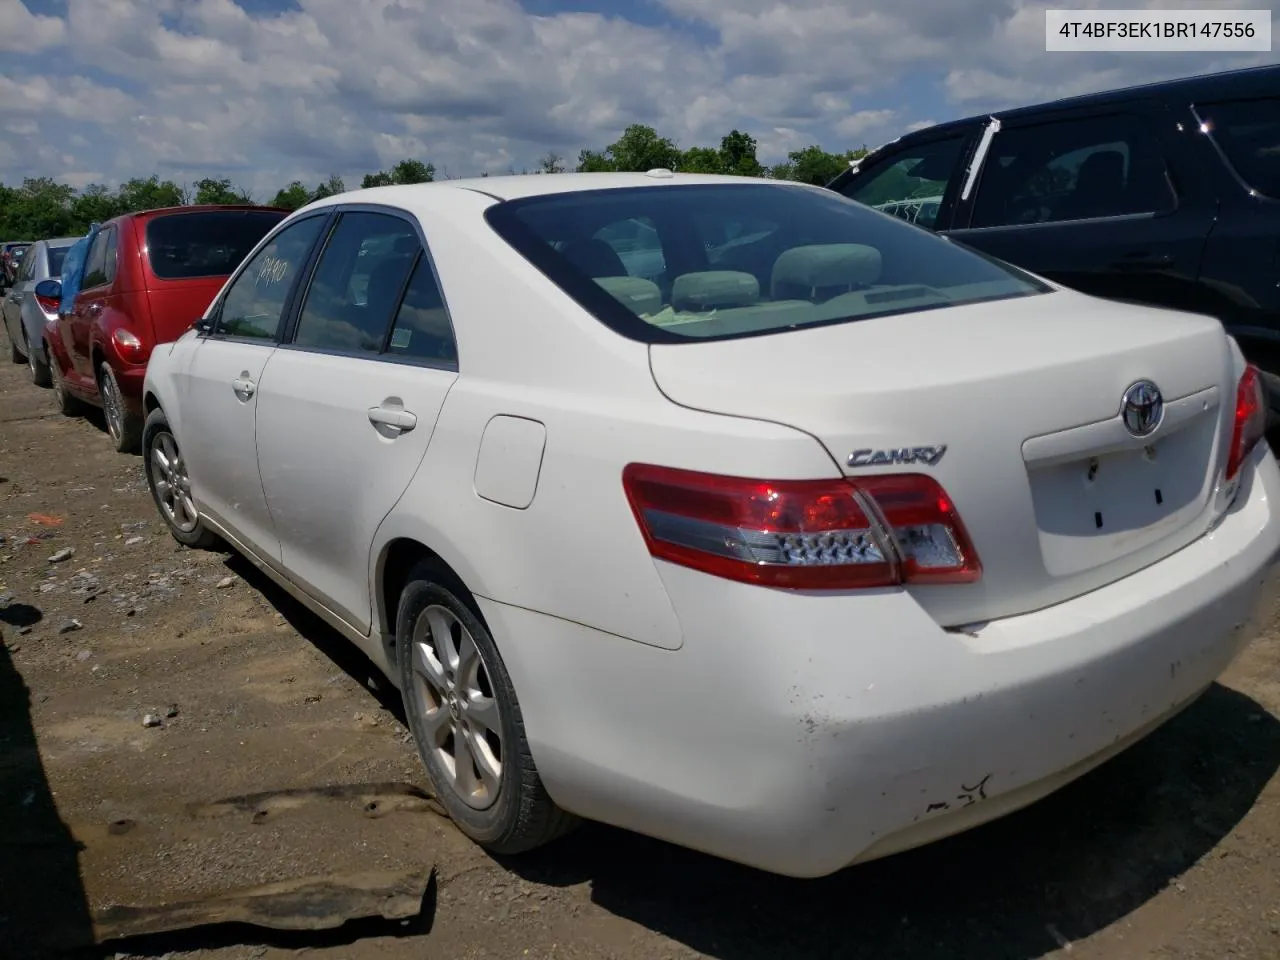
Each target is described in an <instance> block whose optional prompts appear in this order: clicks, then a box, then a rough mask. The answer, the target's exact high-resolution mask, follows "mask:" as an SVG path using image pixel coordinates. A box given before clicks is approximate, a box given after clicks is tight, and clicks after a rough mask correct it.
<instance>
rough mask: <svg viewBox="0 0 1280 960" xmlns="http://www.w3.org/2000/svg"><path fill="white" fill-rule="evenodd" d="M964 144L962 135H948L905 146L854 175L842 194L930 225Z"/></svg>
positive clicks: (936, 215)
mask: <svg viewBox="0 0 1280 960" xmlns="http://www.w3.org/2000/svg"><path fill="white" fill-rule="evenodd" d="M964 143H965V138H964V137H952V138H950V139H948V140H935V141H933V142H932V143H921V144H918V145H916V146H914V147H908V148H907V149H905V150H903V151H902V152H901V153H897V154H894V155H893V156H891V157H886V158H885V159H884V160H882V161H880V163H878V164H876V165H875V166H872V167H870V168H869V169H867V170H865V171H863V172H862V173H861V174H859V175H858V176H856V177H854V178H853V180H851V181H850V182H849V184H848V185H847V186H846V187H845V188H844V191H843V192H844V195H845V196H846V197H848V198H849V199H850V200H857V201H858V202H859V203H865V204H866V205H867V206H869V207H875V208H876V209H877V210H883V211H884V212H885V213H891V214H893V215H894V216H895V217H900V218H902V219H903V220H907V221H909V222H911V223H916V224H919V225H920V226H922V227H929V228H932V227H933V225H934V224H935V223H937V221H938V211H939V209H940V208H941V207H942V198H943V196H945V195H946V192H947V187H948V186H950V184H951V181H952V180H953V179H954V178H955V177H957V176H958V175H959V170H958V168H959V166H960V153H961V151H962V150H963V149H964Z"/></svg>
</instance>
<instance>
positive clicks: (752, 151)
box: [718, 130, 764, 177]
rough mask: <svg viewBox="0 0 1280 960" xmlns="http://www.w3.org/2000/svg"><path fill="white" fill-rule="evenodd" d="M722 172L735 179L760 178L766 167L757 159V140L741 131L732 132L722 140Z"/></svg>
mask: <svg viewBox="0 0 1280 960" xmlns="http://www.w3.org/2000/svg"><path fill="white" fill-rule="evenodd" d="M720 168H721V169H720V171H718V172H722V173H728V174H732V175H733V176H735V177H758V176H761V175H762V174H763V173H764V167H762V166H761V165H760V161H759V160H758V159H757V158H756V138H755V137H753V136H751V135H750V134H746V133H743V132H742V131H741V130H731V131H730V132H729V133H728V135H726V136H725V137H723V138H721V140H720Z"/></svg>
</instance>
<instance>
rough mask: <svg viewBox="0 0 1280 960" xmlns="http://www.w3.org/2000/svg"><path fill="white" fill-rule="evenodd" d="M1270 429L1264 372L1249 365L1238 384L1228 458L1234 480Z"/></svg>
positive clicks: (1228, 477)
mask: <svg viewBox="0 0 1280 960" xmlns="http://www.w3.org/2000/svg"><path fill="white" fill-rule="evenodd" d="M1266 432H1267V401H1266V397H1265V396H1264V395H1263V392H1262V375H1261V374H1260V373H1259V372H1258V368H1257V367H1255V366H1254V365H1253V364H1249V365H1248V366H1247V367H1245V368H1244V375H1243V376H1242V377H1241V378H1240V383H1239V385H1237V387H1236V415H1235V426H1234V428H1233V429H1232V431H1231V453H1230V455H1229V456H1228V458H1227V479H1228V480H1234V479H1235V476H1236V474H1237V473H1239V472H1240V467H1241V466H1242V465H1243V464H1244V462H1245V460H1246V459H1247V458H1248V456H1249V454H1251V453H1252V452H1253V448H1254V447H1256V446H1257V445H1258V441H1259V440H1261V439H1262V438H1263V436H1264V435H1265V434H1266Z"/></svg>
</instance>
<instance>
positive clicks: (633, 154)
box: [578, 123, 682, 173]
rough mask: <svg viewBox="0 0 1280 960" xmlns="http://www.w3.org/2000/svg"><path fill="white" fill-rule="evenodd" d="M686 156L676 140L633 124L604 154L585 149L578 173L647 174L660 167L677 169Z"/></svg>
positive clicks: (579, 157)
mask: <svg viewBox="0 0 1280 960" xmlns="http://www.w3.org/2000/svg"><path fill="white" fill-rule="evenodd" d="M681 156H682V154H681V153H680V148H679V147H677V146H676V145H675V141H673V140H671V139H670V138H669V137H660V136H658V131H656V130H654V129H653V127H646V126H645V125H644V124H642V123H633V124H631V126H629V127H627V129H626V130H624V131H622V136H620V137H619V138H618V139H617V141H616V142H614V143H611V144H609V146H607V147H605V149H604V153H598V152H596V151H594V150H583V151H582V153H580V154H579V155H578V170H579V171H585V172H597V171H604V170H622V171H631V172H635V173H643V172H644V171H646V170H653V169H655V168H658V167H666V168H667V169H674V168H675V167H676V166H677V165H678V164H679V163H680V159H681Z"/></svg>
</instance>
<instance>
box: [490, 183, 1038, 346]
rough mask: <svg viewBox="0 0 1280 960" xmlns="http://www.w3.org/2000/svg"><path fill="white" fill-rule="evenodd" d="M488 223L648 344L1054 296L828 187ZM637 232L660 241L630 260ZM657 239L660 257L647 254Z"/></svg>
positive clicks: (577, 197)
mask: <svg viewBox="0 0 1280 960" xmlns="http://www.w3.org/2000/svg"><path fill="white" fill-rule="evenodd" d="M485 216H486V218H487V219H488V221H489V223H490V225H491V226H492V227H493V228H494V229H495V230H496V231H497V233H498V234H499V235H500V236H502V237H503V238H504V239H505V240H506V241H507V242H508V243H510V244H511V245H512V246H513V247H514V248H515V249H516V250H517V251H519V252H520V253H521V254H522V255H523V256H524V257H525V258H526V259H528V260H529V261H530V262H531V263H532V264H533V265H534V266H536V267H537V268H538V269H540V270H541V271H542V272H543V273H544V274H546V276H547V277H548V278H549V279H550V280H552V281H553V282H554V283H556V284H557V285H558V286H560V287H561V288H562V289H563V290H564V291H565V292H566V293H568V294H569V295H570V296H572V297H573V298H574V299H576V300H577V301H578V303H579V304H581V305H582V306H583V307H584V308H586V309H587V310H588V311H589V312H590V313H592V314H594V315H595V316H596V317H597V318H598V319H600V320H601V321H603V322H604V323H606V324H607V325H609V326H610V327H612V328H613V329H614V330H616V331H617V332H618V333H621V334H622V335H624V336H628V337H631V338H632V339H636V340H641V341H643V342H646V343H675V342H681V341H685V340H693V339H699V340H705V339H720V338H725V337H740V336H747V335H751V334H763V333H773V332H776V331H780V330H788V329H792V328H795V327H802V326H811V325H815V324H827V323H841V322H846V321H851V320H860V319H865V318H868V317H875V316H883V315H887V314H894V313H907V312H912V311H916V310H926V309H930V308H935V307H945V306H952V305H956V304H964V303H974V302H978V301H982V300H998V299H1004V298H1008V297H1019V296H1027V295H1030V294H1035V293H1042V292H1046V291H1047V290H1048V288H1047V287H1045V286H1044V285H1042V284H1041V283H1039V282H1038V281H1036V280H1035V279H1033V278H1031V277H1029V276H1027V275H1026V274H1024V273H1022V272H1021V271H1020V270H1017V269H1016V268H1013V267H1010V266H1008V265H1007V264H1002V263H999V262H997V261H996V260H994V259H991V258H988V257H985V256H983V255H981V254H979V253H977V252H975V251H972V250H969V249H967V248H965V247H961V246H958V245H956V244H953V243H950V242H948V241H947V240H944V239H943V238H941V237H938V236H937V235H935V234H931V233H929V232H927V231H924V230H920V229H917V228H916V227H913V226H911V225H909V224H907V223H903V222H902V221H901V220H898V219H895V218H894V217H891V216H886V215H884V214H882V213H878V212H876V211H874V210H871V209H868V208H867V207H865V206H862V205H861V204H858V203H851V202H850V201H848V200H846V199H845V198H843V197H841V196H840V195H839V194H836V193H834V192H832V191H829V190H823V189H810V188H806V187H796V186H783V185H780V184H768V183H759V182H756V183H745V184H715V185H711V184H697V185H693V184H691V185H688V186H676V185H672V186H663V187H640V188H625V189H619V190H587V191H581V192H574V193H562V194H553V195H547V196H538V197H529V198H525V199H521V200H512V201H507V202H505V203H499V204H495V205H494V206H492V207H490V208H489V210H487V211H486V213H485ZM637 223H638V224H641V225H643V226H644V227H646V228H651V229H652V234H650V233H648V232H647V231H645V232H644V233H643V236H644V238H645V244H644V245H637V246H636V247H635V248H633V249H632V250H631V251H620V250H619V249H618V248H617V247H616V246H615V245H614V243H610V242H609V238H612V237H617V236H619V235H621V234H622V233H624V232H628V231H629V232H630V233H631V235H634V236H639V235H640V231H636V230H635V227H634V226H633V224H637ZM655 238H656V240H657V242H658V244H659V247H658V254H659V255H658V256H655V255H654V253H653V252H651V250H650V248H649V245H650V244H651V243H652V240H653V239H655ZM615 242H616V241H615ZM641 250H643V251H644V253H645V257H644V259H643V261H642V260H640V258H639V253H640V251H641ZM639 263H643V264H644V265H645V266H644V267H642V268H638V267H637V264H639ZM659 264H661V269H660V270H659V272H656V273H651V272H649V271H650V270H655V269H657V268H658V265H659Z"/></svg>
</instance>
